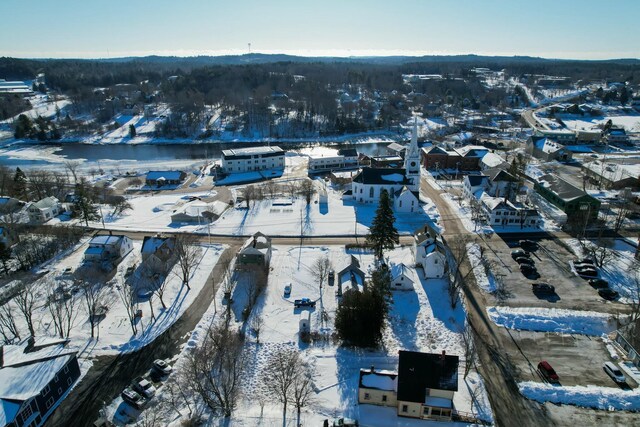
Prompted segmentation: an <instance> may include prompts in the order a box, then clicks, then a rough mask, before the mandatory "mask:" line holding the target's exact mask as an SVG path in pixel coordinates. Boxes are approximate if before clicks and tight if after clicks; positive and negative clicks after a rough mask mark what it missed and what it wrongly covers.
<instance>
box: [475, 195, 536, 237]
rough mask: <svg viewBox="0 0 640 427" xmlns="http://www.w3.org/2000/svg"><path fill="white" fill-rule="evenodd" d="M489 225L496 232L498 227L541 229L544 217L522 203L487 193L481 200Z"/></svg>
mask: <svg viewBox="0 0 640 427" xmlns="http://www.w3.org/2000/svg"><path fill="white" fill-rule="evenodd" d="M479 200H480V206H481V207H482V210H483V213H484V216H485V218H486V220H487V223H488V224H489V225H490V226H491V227H493V228H494V229H495V230H497V231H500V230H499V229H498V228H497V227H502V228H506V227H509V228H511V227H517V228H521V229H522V228H525V227H540V226H541V225H542V217H541V216H540V214H539V213H538V211H537V210H536V209H535V208H533V207H531V206H525V205H523V204H521V203H517V202H511V201H509V200H505V198H504V197H492V196H490V195H489V194H487V193H482V195H481V196H480V198H479Z"/></svg>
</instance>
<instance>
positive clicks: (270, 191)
mask: <svg viewBox="0 0 640 427" xmlns="http://www.w3.org/2000/svg"><path fill="white" fill-rule="evenodd" d="M263 187H264V192H265V195H266V196H267V197H269V198H271V199H272V198H273V197H274V196H275V195H276V194H277V192H278V184H277V183H276V182H275V181H273V180H269V181H267V182H266V183H265V184H264V186H263Z"/></svg>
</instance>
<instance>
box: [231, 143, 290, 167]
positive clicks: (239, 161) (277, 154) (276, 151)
mask: <svg viewBox="0 0 640 427" xmlns="http://www.w3.org/2000/svg"><path fill="white" fill-rule="evenodd" d="M285 154H286V153H285V151H284V150H283V149H282V148H280V147H277V146H268V147H247V148H234V149H230V150H223V151H222V170H223V172H224V173H237V172H251V171H261V170H266V169H284V157H285Z"/></svg>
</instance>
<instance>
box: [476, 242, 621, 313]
mask: <svg viewBox="0 0 640 427" xmlns="http://www.w3.org/2000/svg"><path fill="white" fill-rule="evenodd" d="M497 240H499V242H498V241H497ZM537 243H538V249H537V250H535V251H533V252H531V259H532V260H533V261H534V262H535V267H536V269H537V270H538V273H539V274H540V277H539V278H537V279H528V278H526V277H525V276H524V275H523V274H522V273H521V272H520V268H519V265H518V263H517V262H515V261H514V260H513V258H512V257H511V251H512V250H514V249H517V246H514V247H509V246H507V244H506V243H505V242H503V241H502V240H501V239H500V238H499V237H496V236H494V237H493V238H492V239H491V243H490V244H489V245H488V247H489V249H486V248H485V251H484V254H485V256H486V257H487V259H488V260H489V261H490V262H491V264H492V265H494V266H495V267H494V268H493V273H494V275H496V276H497V277H498V276H499V277H502V280H503V282H504V284H505V287H506V290H507V295H508V298H507V299H506V300H505V301H504V304H505V305H508V306H512V307H555V308H563V309H570V310H593V311H600V312H604V313H612V314H616V313H618V312H625V311H626V310H627V307H626V306H625V305H624V304H620V303H618V302H616V301H613V302H611V301H606V300H604V299H603V298H601V297H600V296H599V295H598V292H597V290H596V289H594V288H592V287H591V286H590V285H589V283H588V282H587V281H586V280H584V279H582V278H580V277H578V276H576V275H574V274H573V272H572V271H571V267H570V265H569V261H571V260H573V259H574V258H575V256H574V255H573V254H572V253H571V252H569V251H568V250H567V249H566V248H565V247H564V246H563V245H562V244H561V243H559V242H558V241H557V240H554V239H550V238H549V239H541V240H538V241H537ZM536 282H543V283H549V284H551V285H553V286H554V287H555V291H556V295H553V296H541V295H540V296H536V295H535V294H534V293H533V292H532V290H531V284H533V283H536Z"/></svg>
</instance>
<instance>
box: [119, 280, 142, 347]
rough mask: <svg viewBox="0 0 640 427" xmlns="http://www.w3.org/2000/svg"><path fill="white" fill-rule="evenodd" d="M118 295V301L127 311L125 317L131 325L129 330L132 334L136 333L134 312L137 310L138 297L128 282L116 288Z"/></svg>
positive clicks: (136, 326)
mask: <svg viewBox="0 0 640 427" xmlns="http://www.w3.org/2000/svg"><path fill="white" fill-rule="evenodd" d="M118 295H119V296H120V301H122V305H123V306H124V309H125V311H126V312H127V318H128V319H129V325H131V332H132V333H133V335H134V336H135V335H137V334H138V325H137V324H136V314H137V312H138V298H137V296H136V291H135V289H134V288H133V287H132V286H130V285H129V284H128V283H123V284H122V285H121V286H120V287H119V288H118Z"/></svg>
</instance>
